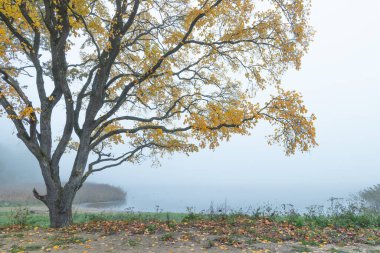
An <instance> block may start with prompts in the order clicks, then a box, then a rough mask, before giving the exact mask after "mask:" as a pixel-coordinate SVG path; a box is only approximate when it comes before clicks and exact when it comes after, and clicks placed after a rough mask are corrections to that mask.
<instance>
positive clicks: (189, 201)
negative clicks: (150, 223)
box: [82, 186, 349, 213]
mask: <svg viewBox="0 0 380 253" xmlns="http://www.w3.org/2000/svg"><path fill="white" fill-rule="evenodd" d="M125 191H126V192H127V198H126V201H122V202H103V203H88V204H83V205H82V207H85V208H91V209H94V208H95V209H98V210H99V211H135V212H180V213H183V212H187V211H188V210H189V209H191V210H192V211H195V212H202V211H207V210H209V209H210V207H211V206H212V207H213V208H214V210H217V209H223V210H224V209H227V210H229V211H231V210H234V211H238V210H242V211H244V212H248V213H249V212H252V211H253V210H255V209H256V208H258V207H267V206H271V207H273V208H277V209H279V210H280V209H282V208H283V206H284V204H285V205H286V206H287V208H289V207H290V205H292V207H294V208H295V209H296V210H297V211H299V212H305V211H306V210H307V207H308V206H311V205H324V206H325V207H328V206H330V205H331V202H330V201H329V198H330V197H332V195H330V191H322V190H321V191H319V193H318V196H310V194H308V191H307V189H305V191H303V192H301V191H299V190H297V189H294V190H292V189H284V190H283V191H277V192H274V191H273V192H264V191H257V194H255V193H254V192H252V191H244V190H242V189H237V190H236V191H234V190H233V189H231V188H229V189H228V190H225V191H223V189H222V188H218V187H217V188H214V189H213V188H210V187H205V188H203V187H201V186H198V187H193V188H191V187H185V186H183V187H172V186H168V187H163V186H150V187H148V186H146V187H128V188H126V189H125ZM335 191H336V190H335ZM341 196H342V195H340V196H339V197H341ZM343 197H345V198H346V199H348V198H349V196H348V195H343Z"/></svg>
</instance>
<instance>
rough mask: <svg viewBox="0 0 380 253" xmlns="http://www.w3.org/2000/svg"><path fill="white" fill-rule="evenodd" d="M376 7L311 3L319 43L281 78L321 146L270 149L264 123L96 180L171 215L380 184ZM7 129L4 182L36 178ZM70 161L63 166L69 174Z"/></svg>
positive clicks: (1, 159)
mask: <svg viewBox="0 0 380 253" xmlns="http://www.w3.org/2000/svg"><path fill="white" fill-rule="evenodd" d="M379 8H380V2H379V1H375V0H363V1H353V0H352V1H348V0H334V1H328V0H314V1H313V7H312V25H313V26H314V29H315V30H316V35H315V41H314V42H313V43H312V45H311V48H310V51H309V53H308V54H307V55H306V56H305V57H304V60H303V65H302V69H301V71H289V72H288V73H287V74H286V76H285V77H284V79H283V83H284V85H285V87H286V88H287V89H297V90H299V91H300V92H301V93H302V94H303V96H304V101H305V104H306V105H307V106H308V108H309V110H310V111H311V112H313V113H315V114H316V116H317V118H318V120H317V122H316V128H317V139H318V143H319V147H317V148H315V149H313V150H311V151H310V152H309V153H307V154H299V153H297V154H296V155H294V156H290V157H286V156H285V155H284V152H283V151H282V149H281V148H279V147H277V146H268V145H267V142H266V139H265V135H268V134H270V133H271V128H270V127H268V126H267V125H265V124H261V125H259V126H258V127H257V128H256V129H255V130H253V131H252V136H244V137H238V136H235V137H234V138H232V139H231V141H230V142H228V143H222V144H221V146H220V147H219V148H218V149H217V150H215V151H209V150H203V151H201V152H199V153H197V154H193V155H191V156H189V157H187V156H184V155H174V156H172V157H171V158H163V159H161V160H160V162H161V166H159V167H152V166H151V162H150V161H146V162H143V163H142V164H139V165H130V164H124V165H122V166H120V167H118V168H113V169H109V170H107V171H104V172H101V173H98V174H95V175H94V176H92V177H90V179H89V180H90V181H93V182H102V183H110V184H113V185H117V186H120V187H122V188H123V189H125V190H126V191H127V192H128V201H127V205H128V206H130V207H131V206H133V207H135V208H136V209H138V210H153V209H154V208H155V206H156V205H159V206H160V208H162V209H163V210H165V211H185V210H186V207H187V206H194V207H195V208H196V209H197V210H201V209H204V208H207V207H208V206H209V205H210V203H211V202H214V204H215V205H217V204H218V203H224V202H227V203H228V205H229V206H231V207H233V208H235V209H238V208H240V207H242V208H246V207H248V206H250V205H254V206H255V205H261V204H264V203H271V204H273V205H280V204H282V203H293V204H295V206H296V207H298V208H304V207H305V206H307V205H311V204H324V203H325V202H326V200H327V199H328V198H330V197H332V196H334V197H343V198H348V197H349V196H350V195H351V194H354V193H357V192H358V191H359V190H362V189H364V188H366V187H368V186H371V185H374V184H377V183H380V166H379V164H380V155H379V151H380V132H379V129H380V113H379V108H380V99H379V94H380V71H379V59H380V47H379V45H380V32H379V28H378V25H379V24H380V16H379V15H378V10H379ZM0 126H1V133H0V137H1V140H0V143H1V146H0V175H1V176H0V178H1V180H2V183H4V182H9V181H11V180H12V181H13V180H15V178H20V179H22V178H24V179H25V178H28V177H30V179H33V180H35V179H36V178H37V177H35V176H36V174H38V173H39V172H38V169H36V168H35V165H36V163H35V162H33V158H32V157H31V155H30V154H29V153H28V152H27V150H26V149H25V148H24V146H23V144H22V143H21V142H20V141H19V140H18V139H17V137H16V136H15V134H12V132H14V128H13V127H12V126H11V125H10V124H9V122H7V121H6V120H5V119H0ZM69 160H70V156H68V157H67V160H66V161H64V162H63V163H62V166H61V167H62V169H63V175H66V176H67V175H68V171H69V170H68V169H69V164H70V163H69ZM12 165H14V167H13V166H12ZM12 170H15V171H17V173H15V172H12ZM4 175H9V178H5V179H4ZM15 175H17V176H15ZM38 177H40V176H39V175H38ZM24 179H22V180H24Z"/></svg>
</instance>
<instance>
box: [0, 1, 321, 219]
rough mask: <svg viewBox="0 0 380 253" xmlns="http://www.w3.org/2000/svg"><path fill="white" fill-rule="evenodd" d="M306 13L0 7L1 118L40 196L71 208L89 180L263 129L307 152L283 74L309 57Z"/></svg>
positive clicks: (273, 8) (303, 122)
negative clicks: (35, 169)
mask: <svg viewBox="0 0 380 253" xmlns="http://www.w3.org/2000/svg"><path fill="white" fill-rule="evenodd" d="M309 9H310V4H309V2H308V1H307V0H268V1H254V0H236V1H225V0H212V1H211V0H194V1H193V0H175V1H174V0H158V1H152V0H147V1H141V0H133V1H132V0H116V1H106V0H104V1H98V0H94V1H84V0H54V1H33V0H1V1H0V74H1V79H0V104H1V106H2V107H3V108H2V111H1V115H4V116H6V117H7V118H9V119H10V120H11V121H12V122H13V124H14V125H15V127H16V130H17V136H18V137H19V138H20V139H21V140H22V141H23V142H24V143H25V145H26V146H27V147H28V149H29V150H30V151H31V152H32V153H33V155H34V156H35V157H36V158H37V159H38V161H39V163H40V166H41V171H42V175H43V177H44V180H45V183H46V184H47V188H48V193H47V195H46V196H45V195H44V196H41V195H40V194H39V193H38V192H35V196H36V197H37V198H38V199H40V200H41V201H43V202H44V203H45V204H47V205H48V206H49V208H50V209H52V208H53V207H52V206H55V208H57V210H58V209H65V210H66V209H67V210H69V209H70V208H68V206H71V202H72V199H73V197H74V195H75V193H76V191H77V190H78V189H79V188H80V187H81V185H82V184H83V182H84V181H85V180H86V179H87V177H88V176H89V175H91V174H92V173H94V172H96V171H101V170H104V169H107V168H109V167H113V166H117V165H120V164H122V163H124V162H138V161H140V160H141V159H143V158H145V157H152V158H155V157H159V156H161V155H164V154H165V153H173V152H184V153H186V154H188V153H192V152H196V151H198V150H199V149H202V148H206V147H209V148H211V149H213V148H216V147H217V146H218V145H219V143H220V141H222V140H228V139H229V138H230V137H231V135H233V134H240V135H248V134H250V133H251V132H252V131H251V129H253V128H254V127H255V126H256V125H257V124H258V123H259V122H260V121H268V122H269V123H270V124H272V125H273V126H274V134H273V135H272V136H270V137H269V142H270V143H279V144H281V145H283V146H284V149H285V152H286V154H293V153H294V152H295V151H296V150H301V151H308V150H309V149H310V148H311V147H313V146H315V145H316V141H315V129H314V125H313V122H314V120H315V116H314V115H313V114H309V113H308V112H307V109H306V108H305V106H304V105H303V101H302V97H301V95H300V94H299V93H297V92H296V91H286V90H284V89H283V88H282V85H281V77H282V75H283V74H284V72H285V71H286V70H287V69H288V68H290V67H293V68H296V69H299V68H300V66H301V58H302V56H303V55H304V54H305V53H306V52H307V49H308V46H309V43H310V41H311V39H312V34H313V31H312V29H311V28H310V26H309V24H308V17H309ZM266 90H270V91H273V92H271V93H272V95H271V96H270V97H268V100H267V102H264V103H259V102H258V101H259V100H260V99H261V100H262V96H263V95H262V93H263V92H264V91H266ZM261 100H260V101H261ZM62 108H63V109H62ZM53 113H57V115H58V114H59V115H62V117H63V119H61V120H60V121H59V120H57V119H55V118H53V117H52V115H53ZM56 121H58V122H60V123H58V125H61V127H54V126H55V125H54V123H55V124H57V122H56ZM62 121H63V122H62ZM114 144H120V145H124V146H125V147H123V148H122V149H120V150H122V151H123V152H122V153H120V152H116V153H115V152H113V151H112V150H111V149H112V146H113V145H114ZM70 150H73V151H74V152H75V156H76V157H75V160H74V161H73V166H72V174H71V177H70V179H69V181H68V183H67V184H65V185H62V183H61V180H60V177H59V171H60V168H59V165H60V161H61V158H62V156H63V155H64V153H65V152H68V151H70ZM62 194H63V195H62ZM59 196H65V197H64V198H63V199H60V197H59ZM53 203H55V204H54V205H53ZM54 212H55V211H52V213H54ZM60 213H62V212H60ZM68 213H70V212H68ZM69 223H70V222H69ZM58 226H59V225H58Z"/></svg>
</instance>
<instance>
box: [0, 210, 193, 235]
mask: <svg viewBox="0 0 380 253" xmlns="http://www.w3.org/2000/svg"><path fill="white" fill-rule="evenodd" d="M12 214H13V212H12V211H0V227H5V226H10V225H13V224H15V221H14V220H12ZM168 215H169V217H170V221H174V222H180V221H182V220H183V219H184V218H185V217H186V215H187V214H185V213H153V212H152V213H74V214H73V220H74V223H86V222H91V221H116V220H122V221H136V220H138V221H144V222H148V221H151V220H158V221H165V222H166V221H167V219H168V218H167V216H168ZM25 225H27V226H32V227H48V226H49V216H48V215H47V214H36V213H29V214H28V216H27V218H26V221H25ZM148 229H149V230H152V231H149V232H153V231H154V230H155V228H154V224H152V225H151V226H150V227H149V228H148Z"/></svg>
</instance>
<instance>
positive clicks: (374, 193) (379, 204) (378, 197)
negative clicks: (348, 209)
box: [359, 184, 380, 211]
mask: <svg viewBox="0 0 380 253" xmlns="http://www.w3.org/2000/svg"><path fill="white" fill-rule="evenodd" d="M359 197H361V198H362V199H363V200H364V201H366V202H367V203H368V204H369V205H370V206H371V207H372V208H373V209H374V210H376V211H380V184H377V185H374V186H372V187H368V188H367V189H364V190H362V191H360V192H359Z"/></svg>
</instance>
